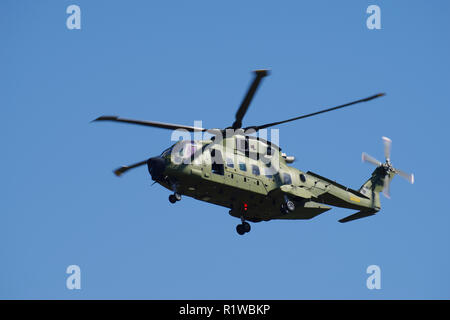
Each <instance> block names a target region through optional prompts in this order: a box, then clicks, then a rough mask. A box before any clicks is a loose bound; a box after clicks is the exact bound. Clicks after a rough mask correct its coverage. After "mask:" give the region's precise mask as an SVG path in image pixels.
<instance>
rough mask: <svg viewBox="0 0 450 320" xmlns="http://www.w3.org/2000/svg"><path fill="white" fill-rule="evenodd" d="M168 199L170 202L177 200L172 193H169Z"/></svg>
mask: <svg viewBox="0 0 450 320" xmlns="http://www.w3.org/2000/svg"><path fill="white" fill-rule="evenodd" d="M169 201H170V203H175V202H177V198H176V196H175V195H174V194H171V195H170V196H169Z"/></svg>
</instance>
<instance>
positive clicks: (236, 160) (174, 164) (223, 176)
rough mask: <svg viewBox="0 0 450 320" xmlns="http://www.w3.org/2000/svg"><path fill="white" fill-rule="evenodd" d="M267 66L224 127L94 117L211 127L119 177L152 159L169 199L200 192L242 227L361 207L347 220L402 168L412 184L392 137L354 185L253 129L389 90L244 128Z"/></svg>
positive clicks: (365, 210)
mask: <svg viewBox="0 0 450 320" xmlns="http://www.w3.org/2000/svg"><path fill="white" fill-rule="evenodd" d="M268 74H269V71H268V70H256V71H254V79H253V82H252V84H251V85H250V87H249V89H248V91H247V94H246V96H245V97H244V99H243V101H242V103H241V105H240V107H239V109H238V111H237V112H236V116H235V121H234V123H233V124H232V126H231V127H228V128H225V129H205V128H201V127H194V126H186V125H178V124H170V123H162V122H154V121H142V120H133V119H125V118H121V117H117V116H101V117H99V118H97V119H95V120H94V121H114V122H122V123H130V124H137V125H143V126H149V127H156V128H163V129H170V130H182V131H185V132H188V133H192V132H194V133H196V132H200V133H209V134H210V135H212V137H211V139H204V140H180V141H178V142H176V143H175V144H174V145H172V146H171V147H170V148H168V149H166V150H165V151H163V152H162V153H161V154H160V155H159V156H156V157H152V158H150V159H147V160H144V161H140V162H138V163H135V164H132V165H128V166H122V167H120V168H118V169H116V170H115V171H114V173H115V174H116V175H117V176H121V175H122V174H123V173H125V172H127V171H128V170H130V169H134V168H137V167H140V166H143V165H147V167H148V171H149V173H150V175H151V179H152V180H153V181H154V183H158V184H160V185H162V186H163V187H165V188H167V189H169V190H171V191H172V192H173V193H172V194H171V195H170V196H169V201H170V202H171V203H176V202H177V201H180V200H181V196H182V195H185V196H188V197H192V198H195V199H197V200H202V201H206V202H209V203H212V204H215V205H219V206H223V207H226V208H229V209H230V211H229V214H230V215H231V216H233V217H236V218H239V219H240V220H241V223H240V224H238V225H237V226H236V231H237V232H238V234H240V235H243V234H245V233H247V232H249V231H250V229H251V227H250V224H249V223H248V221H249V222H260V221H269V220H273V219H292V220H297V219H311V218H313V217H315V216H317V215H319V214H321V213H323V212H325V211H327V210H330V209H331V207H329V206H335V207H343V208H349V209H354V210H358V212H357V213H354V214H352V215H350V216H348V217H345V218H343V219H341V220H339V222H348V221H352V220H356V219H360V218H364V217H368V216H372V215H374V214H375V213H377V212H378V211H379V210H380V208H381V205H380V196H379V193H380V192H383V193H384V195H385V196H386V197H389V185H390V181H391V180H392V178H393V177H394V176H395V175H396V174H398V175H400V176H401V177H403V178H405V179H406V180H408V181H409V182H410V183H414V175H413V174H409V173H405V172H403V171H401V170H399V169H396V168H394V167H393V166H392V164H391V161H390V150H391V140H390V139H389V138H386V137H383V142H384V154H385V158H386V160H385V162H384V163H381V162H380V161H378V160H376V159H375V158H373V157H371V156H369V155H368V154H366V153H363V154H362V160H363V161H365V162H369V163H371V164H373V165H375V166H376V168H375V170H374V171H373V173H372V175H371V177H370V178H369V179H368V180H367V181H366V182H365V183H364V184H363V185H362V186H361V187H360V188H359V189H358V190H354V189H351V188H348V187H346V186H343V185H341V184H339V183H337V182H335V181H332V180H330V179H328V178H325V177H323V176H321V175H319V174H317V173H314V172H311V171H308V172H303V171H301V170H299V169H296V168H294V167H291V166H289V164H291V163H292V162H294V160H295V159H294V157H292V156H288V155H286V154H285V153H283V152H282V151H281V148H280V147H279V146H278V145H276V144H275V143H273V142H270V141H268V140H266V139H263V138H261V137H257V136H256V137H255V136H254V135H252V134H253V133H256V132H259V131H260V130H263V129H266V128H269V127H273V126H277V125H280V124H283V123H287V122H291V121H295V120H299V119H303V118H307V117H311V116H315V115H318V114H321V113H325V112H329V111H333V110H337V109H341V108H344V107H348V106H351V105H354V104H357V103H361V102H366V101H369V100H372V99H375V98H378V97H381V96H383V95H384V94H382V93H380V94H376V95H373V96H370V97H368V98H364V99H360V100H356V101H353V102H350V103H346V104H343V105H339V106H336V107H332V108H328V109H324V110H321V111H318V112H314V113H310V114H306V115H302V116H299V117H295V118H291V119H288V120H284V121H278V122H272V123H267V124H264V125H259V126H249V127H245V128H244V127H242V120H243V118H244V115H245V114H246V112H247V110H248V108H249V105H250V102H251V101H252V99H253V96H254V95H255V93H256V91H257V89H258V87H259V84H260V83H261V80H262V79H263V78H264V77H265V76H267V75H268Z"/></svg>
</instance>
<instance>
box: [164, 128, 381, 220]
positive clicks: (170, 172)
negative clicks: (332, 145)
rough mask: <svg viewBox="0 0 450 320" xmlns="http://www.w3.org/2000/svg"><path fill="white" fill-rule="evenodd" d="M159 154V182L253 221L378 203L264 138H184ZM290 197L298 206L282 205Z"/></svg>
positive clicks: (307, 215)
mask: <svg viewBox="0 0 450 320" xmlns="http://www.w3.org/2000/svg"><path fill="white" fill-rule="evenodd" d="M161 158H163V159H164V162H165V168H164V172H163V173H162V174H161V176H160V177H159V178H158V179H156V181H157V182H158V183H159V184H161V185H162V186H164V187H165V188H167V189H169V190H173V191H176V192H177V193H179V194H182V195H185V196H189V197H192V198H194V199H197V200H201V201H206V202H209V203H212V204H215V205H219V206H223V207H226V208H229V209H230V212H229V213H230V215H232V216H235V217H238V218H242V217H244V218H245V220H248V221H251V222H259V221H268V220H272V219H311V218H313V217H315V216H317V215H318V214H320V213H323V212H325V211H327V210H329V209H331V208H330V207H329V206H328V205H332V206H338V207H345V208H350V209H357V210H366V209H368V208H369V209H374V208H375V207H376V204H375V203H374V202H373V200H372V199H371V198H370V197H367V196H365V195H364V194H362V193H360V192H359V191H355V190H352V189H350V188H347V187H345V186H342V185H340V184H338V183H336V182H333V181H331V180H328V179H326V178H324V177H321V176H319V175H317V174H315V173H313V172H306V173H305V172H303V171H301V170H299V169H297V168H294V167H291V166H289V165H288V164H287V162H286V159H287V158H288V157H286V155H285V154H284V153H282V152H281V149H280V148H279V147H278V146H276V145H274V144H271V143H270V142H267V141H265V140H262V139H257V138H253V137H248V136H245V137H244V136H233V137H231V138H227V139H223V140H222V141H220V142H217V141H213V140H200V141H180V142H177V143H176V144H175V145H173V146H172V147H171V148H169V149H167V150H166V151H164V152H163V153H162V154H161ZM289 200H290V201H292V202H293V203H294V205H295V209H294V210H291V211H289V210H283V204H285V203H286V201H289ZM377 209H379V208H376V210H377Z"/></svg>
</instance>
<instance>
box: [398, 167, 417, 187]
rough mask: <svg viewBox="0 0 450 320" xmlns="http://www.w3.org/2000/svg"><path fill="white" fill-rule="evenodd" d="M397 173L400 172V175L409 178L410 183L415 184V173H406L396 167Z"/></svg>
mask: <svg viewBox="0 0 450 320" xmlns="http://www.w3.org/2000/svg"><path fill="white" fill-rule="evenodd" d="M394 170H395V173H396V174H398V175H399V176H400V177H402V178H404V179H406V180H408V182H409V183H411V184H414V174H413V173H406V172H404V171H402V170H399V169H394Z"/></svg>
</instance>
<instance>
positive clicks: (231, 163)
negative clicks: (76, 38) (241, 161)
mask: <svg viewBox="0 0 450 320" xmlns="http://www.w3.org/2000/svg"><path fill="white" fill-rule="evenodd" d="M227 167H228V168H234V162H233V159H231V158H227Z"/></svg>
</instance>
